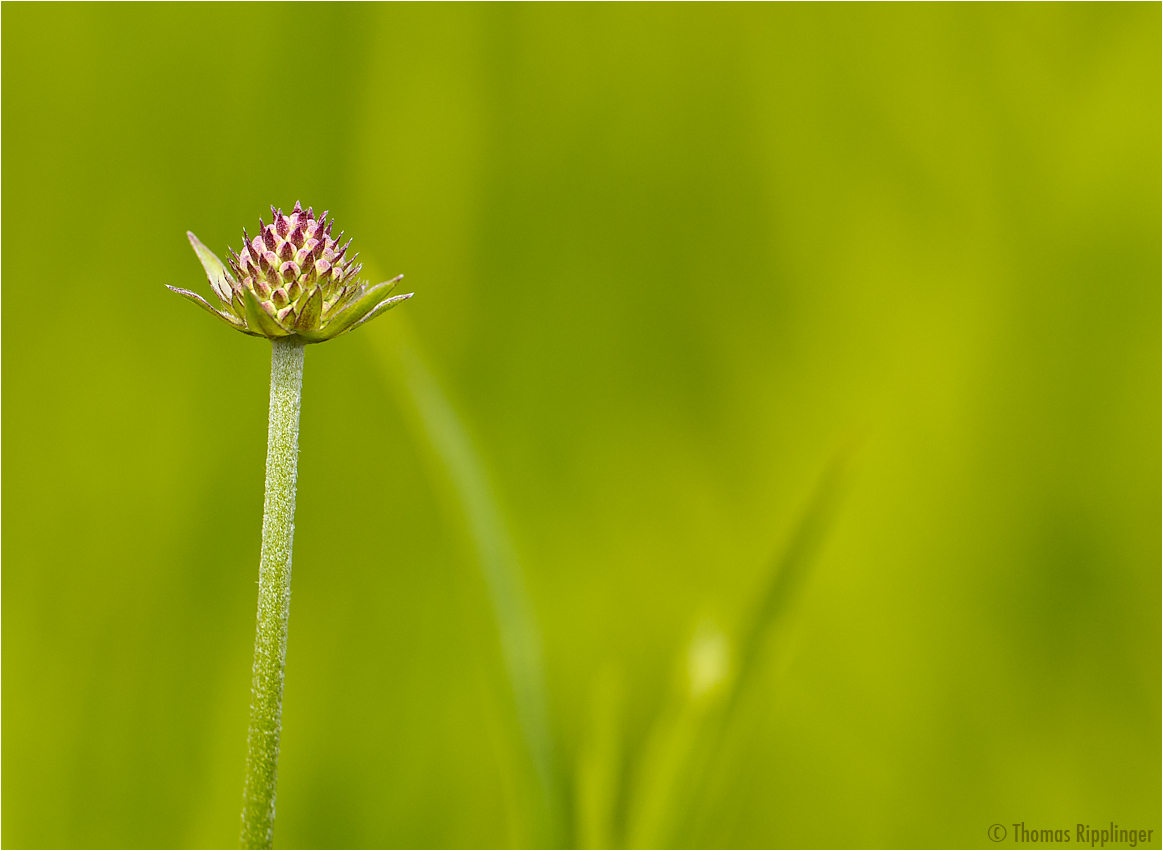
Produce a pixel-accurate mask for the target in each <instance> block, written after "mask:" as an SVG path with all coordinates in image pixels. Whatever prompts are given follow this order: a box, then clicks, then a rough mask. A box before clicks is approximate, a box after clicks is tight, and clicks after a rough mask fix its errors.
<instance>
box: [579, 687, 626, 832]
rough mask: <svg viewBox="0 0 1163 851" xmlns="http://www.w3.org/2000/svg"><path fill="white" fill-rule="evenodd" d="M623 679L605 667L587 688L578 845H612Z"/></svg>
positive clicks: (615, 814)
mask: <svg viewBox="0 0 1163 851" xmlns="http://www.w3.org/2000/svg"><path fill="white" fill-rule="evenodd" d="M623 699H624V698H623V688H622V678H621V675H620V673H619V671H618V669H617V668H614V667H610V666H607V667H605V668H603V669H602V670H601V671H600V672H599V673H598V675H597V676H596V677H595V678H594V682H593V685H592V686H591V689H590V711H589V716H590V718H589V731H588V733H587V735H586V737H585V739H584V740H583V741H582V743H581V746H580V747H579V749H578V757H577V765H576V768H575V770H576V775H575V784H574V795H575V798H574V802H575V806H574V823H575V824H576V825H577V843H576V845H577V847H578V848H612V847H614V845H615V844H616V843H615V836H614V831H615V822H616V820H617V816H618V812H617V810H618V792H619V785H620V784H619V780H620V774H621V769H622V745H621V715H622V702H623Z"/></svg>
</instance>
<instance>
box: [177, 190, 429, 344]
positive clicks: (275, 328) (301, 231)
mask: <svg viewBox="0 0 1163 851" xmlns="http://www.w3.org/2000/svg"><path fill="white" fill-rule="evenodd" d="M271 216H272V221H271V223H270V224H269V225H267V224H263V220H262V219H261V218H260V219H259V220H258V226H259V230H258V236H256V237H254V238H253V239H251V237H250V234H248V233H247V232H246V229H245V228H243V230H242V237H243V240H244V241H243V244H242V251H240V252H238V253H237V254H236V253H235V252H234V251H233V250H232V251H231V252H230V267H229V268H227V267H226V266H225V265H223V263H222V261H221V260H219V259H218V258H217V257H216V256H215V255H214V252H212V251H211V250H210V249H209V248H207V247H206V246H205V245H203V244H202V243H201V242H199V241H198V237H196V236H194V234H192V233H189V232H187V233H186V236H188V237H189V238H190V244H191V245H193V246H194V251H195V252H196V253H197V255H198V259H199V260H201V261H202V268H204V269H205V270H206V277H207V278H208V279H209V281H210V286H211V288H212V289H213V290H214V294H215V295H216V296H217V297H218V301H219V302H220V303H221V305H222V306H221V308H217V307H214V306H213V305H212V304H210V302H208V301H206V299H204V298H202V296H200V295H198V294H197V293H195V292H191V291H190V290H184V289H181V288H180V287H169V289H171V290H173V291H174V292H176V293H178V294H179V295H183V296H185V297H186V298H188V299H190V300H191V301H193V302H194V303H195V304H197V305H198V306H199V307H202V308H203V309H205V310H207V311H209V312H210V313H213V314H214V315H215V316H217V317H218V318H219V319H221V320H222V321H223V322H225V323H226V324H228V325H230V326H231V327H233V328H235V329H237V330H239V331H241V332H242V333H244V334H250V335H251V336H253V337H268V338H270V339H276V338H279V337H290V336H292V335H297V336H299V337H301V338H302V339H303V341H304V342H306V343H322V342H323V341H324V340H330V339H331V338H332V337H338V336H339V335H340V334H345V333H347V332H348V331H351V330H352V329H354V328H357V327H359V326H360V325H362V324H364V323H365V322H370V321H371V320H372V319H374V318H375V317H377V316H379V315H380V314H381V313H386V312H387V311H389V310H391V309H392V308H393V307H395V306H396V305H397V304H399V303H400V302H402V301H404V300H405V299H409V298H411V297H412V293H407V294H406V295H398V296H392V297H389V296H390V293H391V292H392V290H393V289H395V286H396V283H397V282H398V281H399V280H400V279H401V278H403V277H404V276H403V275H399V276H397V277H395V278H392V280H390V281H384V282H383V283H382V284H376V285H375V286H371V285H369V284H368V283H367V282H366V281H359V280H357V279H358V277H359V272H360V270H361V269H362V268H363V266H362V264H359V263H356V262H355V255H352V256H348V254H347V249H348V247H349V246H350V245H351V240H350V239H348V240H347V242H345V243H344V244H343V245H342V246H341V245H340V244H339V243H340V240H341V239H342V238H343V234H342V233H340V234H339V236H338V237H334V238H333V237H332V236H331V228H332V226H333V225H334V224H335V220H334V219H332V220H331V221H330V222H328V221H327V213H326V212H324V213H323V214H322V215H321V216H319V218H316V217H315V212H314V210H312V209H311V208H310V207H308V208H307V209H306V210H304V209H303V208H302V206H300V205H299V203H298V202H296V203H295V209H293V210H292V211H291V212H290V213H289V214H287V215H283V211H282V210H276V209H275V208H274V207H271Z"/></svg>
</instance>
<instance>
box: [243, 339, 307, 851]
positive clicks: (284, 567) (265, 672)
mask: <svg viewBox="0 0 1163 851" xmlns="http://www.w3.org/2000/svg"><path fill="white" fill-rule="evenodd" d="M302 389H303V343H302V341H301V340H299V339H298V338H297V337H289V338H286V339H281V340H274V341H273V342H272V347H271V409H270V424H269V426H268V428H267V482H266V500H265V502H264V504H263V518H262V555H261V556H260V559H259V568H258V628H257V634H256V636H255V640H254V677H253V679H252V680H251V691H250V694H251V702H250V733H249V736H248V738H247V756H246V791H245V792H244V793H243V807H242V847H243V848H270V847H272V842H273V840H274V831H275V790H276V786H277V784H278V769H279V733H280V731H281V730H282V716H283V667H284V665H285V664H286V659H287V618H288V616H289V615H290V610H291V548H292V543H293V540H294V536H295V472H296V467H297V461H298V455H299V398H300V394H301V392H302Z"/></svg>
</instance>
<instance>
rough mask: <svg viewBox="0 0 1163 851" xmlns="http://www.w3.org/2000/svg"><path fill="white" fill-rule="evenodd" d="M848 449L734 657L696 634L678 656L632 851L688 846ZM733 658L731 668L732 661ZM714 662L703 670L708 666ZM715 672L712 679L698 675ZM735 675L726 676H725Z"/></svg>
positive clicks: (778, 561)
mask: <svg viewBox="0 0 1163 851" xmlns="http://www.w3.org/2000/svg"><path fill="white" fill-rule="evenodd" d="M849 456H850V451H849V450H848V449H845V450H842V451H841V452H839V453H838V454H837V456H836V458H835V459H834V460H833V462H832V463H831V464H830V465H829V467H828V469H827V471H826V472H825V473H824V475H823V476H822V478H821V480H820V483H819V484H818V485H817V487H816V490H815V493H814V494H813V495H812V498H811V500H810V501H809V502H808V506H807V508H806V510H805V511H804V514H803V516H802V517H801V519H800V521H799V523H798V524H797V525H796V527H795V529H794V531H793V533H792V536H791V538H790V540H789V542H788V544H787V546H786V547H784V548H783V549H782V550H781V551H780V552H779V553H778V554H777V555H776V557H775V558H774V559H773V560H772V568H771V570H770V572H769V575H768V581H767V584H766V585H765V586H764V588H763V589H762V591H761V593H760V594H759V595H758V596H757V599H756V603H755V605H754V607H753V609H752V613H751V616H750V618H749V619H748V620H747V621H746V625H745V627H744V628H743V629H741V630H740V632H739V638H738V640H737V642H736V644H735V649H734V653H733V654H732V653H731V649H730V645H728V644H727V642H726V636H725V635H723V634H722V633H720V632H718V631H717V630H714V629H701V630H700V631H699V633H696V635H695V637H694V639H693V641H692V642H691V645H690V647H689V648H684V652H683V654H682V657H683V660H684V663H685V667H684V668H683V669H682V670H683V672H684V676H683V677H680V680H681V683H680V684H679V685H678V687H677V688H676V689H675V690H674V692H673V693H672V698H671V701H670V702H669V704H668V705H667V707H666V708H664V709H663V711H662V713H661V714H660V716H659V719H658V721H657V722H656V723H655V727H654V730H653V732H652V734H651V736H650V738H649V740H648V742H647V745H646V749H645V751H644V754H643V758H642V764H641V768H640V771H639V775H638V783H637V784H636V787H635V789H634V797H633V800H632V801H631V802H630V806H631V808H630V811H629V814H628V817H627V835H626V840H627V844H628V845H629V846H630V847H635V848H654V847H672V846H675V845H689V844H690V843H691V841H692V839H693V837H692V836H691V827H692V826H693V825H695V824H696V823H697V819H698V814H699V806H698V805H699V804H700V801H701V798H702V795H701V793H703V792H705V791H706V790H707V788H708V783H709V780H710V779H711V772H712V770H713V769H715V768H716V767H717V764H718V763H719V761H720V756H721V753H720V752H721V749H722V743H723V738H724V733H725V732H726V730H727V727H728V725H729V724H730V722H731V719H732V717H733V715H734V714H735V710H736V707H737V705H738V702H739V698H740V695H742V694H743V692H744V691H745V690H746V688H747V687H748V685H749V683H750V682H751V681H752V680H754V678H755V676H756V674H757V672H758V671H759V670H761V669H762V658H763V655H764V654H763V653H761V652H760V651H761V649H762V648H763V646H764V644H765V640H766V639H767V637H768V636H769V635H770V634H771V632H772V631H773V630H774V629H775V628H776V627H777V626H778V625H779V624H780V622H781V621H782V620H783V619H784V617H785V616H786V615H787V613H788V612H789V610H790V606H791V604H792V602H793V601H794V599H795V596H796V594H797V592H798V591H799V590H800V588H801V587H802V586H803V581H804V578H805V576H806V574H807V571H808V568H809V567H811V565H812V563H813V562H814V560H815V558H816V555H817V554H818V552H819V550H820V546H821V544H822V543H823V541H824V539H825V537H826V535H827V532H828V530H829V528H830V526H831V521H832V517H833V515H834V513H835V509H836V505H837V503H838V498H839V494H840V491H841V485H842V483H843V479H844V473H845V470H846V469H847V461H848V458H849ZM731 655H734V657H735V659H736V661H734V662H732V661H731V660H730V657H731ZM708 659H711V660H714V664H713V665H708V664H707V663H706V660H708ZM708 668H713V669H714V671H713V672H712V673H713V675H712V676H708V675H707V674H706V673H705V670H704V669H708ZM732 668H733V669H734V670H733V671H731V670H730V669H732Z"/></svg>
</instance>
